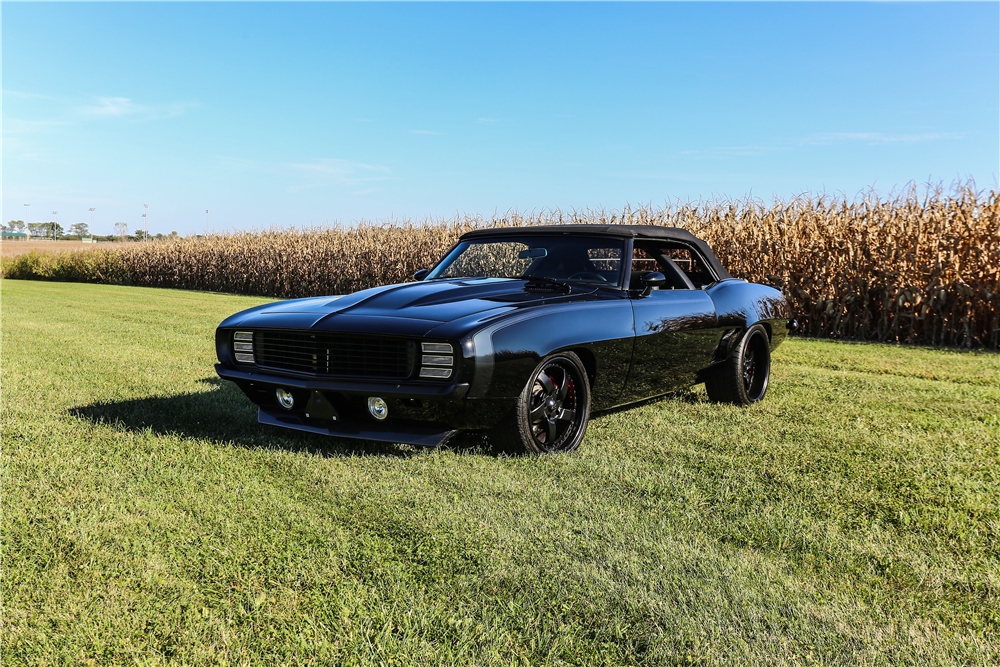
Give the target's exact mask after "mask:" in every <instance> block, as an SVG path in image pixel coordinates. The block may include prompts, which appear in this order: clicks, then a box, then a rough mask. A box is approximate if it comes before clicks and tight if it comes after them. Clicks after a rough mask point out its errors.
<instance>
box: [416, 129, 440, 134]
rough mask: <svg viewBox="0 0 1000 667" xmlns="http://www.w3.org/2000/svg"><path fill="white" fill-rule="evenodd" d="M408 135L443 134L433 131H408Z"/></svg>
mask: <svg viewBox="0 0 1000 667" xmlns="http://www.w3.org/2000/svg"><path fill="white" fill-rule="evenodd" d="M410 134H444V132H434V131H433V130H410Z"/></svg>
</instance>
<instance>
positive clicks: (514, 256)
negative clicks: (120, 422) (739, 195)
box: [215, 225, 796, 453]
mask: <svg viewBox="0 0 1000 667" xmlns="http://www.w3.org/2000/svg"><path fill="white" fill-rule="evenodd" d="M414 278H415V279H416V282H411V283H404V284H400V285H387V286H385V287H376V288H373V289H368V290H364V291H361V292H357V293H355V294H350V295H348V296H341V297H334V296H328V297H318V298H309V299H293V300H290V301H283V302H279V303H273V304H267V305H263V306H258V307H256V308H251V309H249V310H245V311H243V312H241V313H237V314H236V315H233V316H232V317H229V318H228V319H226V320H225V321H224V322H222V324H220V325H219V328H218V330H217V332H216V350H217V353H218V357H219V363H218V364H216V366H215V368H216V371H217V372H218V374H219V375H220V376H221V377H223V378H225V379H227V380H232V381H233V382H235V383H236V384H237V385H238V386H239V387H240V389H242V390H243V391H244V392H245V393H246V395H247V396H248V397H249V398H250V400H251V401H253V402H254V403H255V404H257V405H258V406H259V407H260V410H259V413H258V415H259V421H260V422H261V423H264V424H271V425H274V426H282V427H286V428H291V429H298V430H302V431H311V432H314V433H323V434H329V435H334V436H339V437H345V438H362V439H367V440H380V441H387V442H399V443H410V444H416V445H428V446H434V445H439V444H441V443H443V442H444V441H445V440H447V439H448V438H449V437H451V436H452V435H454V434H455V433H456V432H457V431H458V430H461V429H489V433H490V438H491V439H493V440H494V441H495V442H497V443H498V444H499V445H500V446H502V447H506V448H510V447H517V448H520V449H525V450H527V451H529V452H535V453H543V452H557V451H560V452H561V451H569V450H572V449H575V448H576V447H577V446H578V445H579V444H580V442H581V441H582V440H583V436H584V433H585V432H586V430H587V423H588V420H589V418H590V413H591V412H592V411H594V410H603V409H607V408H612V407H615V406H619V405H625V404H628V403H634V402H636V401H640V400H643V399H647V398H651V397H655V396H659V395H662V394H665V393H668V392H671V391H675V390H677V389H680V388H684V387H688V386H691V385H694V384H697V383H699V382H704V383H705V386H706V389H707V392H708V396H709V397H710V398H711V399H712V400H715V401H719V402H725V403H735V404H748V403H753V402H755V401H759V400H761V399H762V398H764V394H765V393H766V391H767V385H768V378H769V375H770V363H771V361H770V360H771V351H772V350H774V349H775V348H776V347H777V346H778V345H779V344H780V343H781V342H782V341H783V340H784V339H785V337H786V336H787V335H788V333H789V331H790V330H794V328H795V326H796V324H795V320H793V319H791V311H790V308H789V305H788V302H787V301H786V300H785V297H784V296H783V295H782V293H781V292H780V291H778V290H776V289H773V288H771V287H767V286H764V285H756V284H752V283H747V282H744V281H742V280H737V279H735V278H733V277H732V276H730V275H729V273H728V272H727V271H726V269H725V268H724V267H723V266H722V264H720V263H719V260H718V259H717V258H716V256H715V254H714V253H713V252H712V250H711V249H710V248H709V247H708V245H707V244H706V243H705V242H704V241H701V240H699V239H697V238H695V237H694V236H693V235H692V234H690V233H689V232H687V231H684V230H681V229H673V228H669V227H658V226H645V225H643V226H626V225H610V226H607V225H552V226H536V227H518V228H505V229H483V230H477V231H473V232H469V233H467V234H465V235H464V236H462V237H461V239H460V240H459V242H458V244H457V245H456V246H455V247H454V248H452V249H451V251H450V252H448V253H447V254H446V255H445V256H444V258H443V259H441V260H440V261H439V262H438V263H437V264H436V265H435V266H434V267H433V268H432V269H430V270H429V271H428V270H426V269H425V270H421V271H419V272H417V274H415V275H414Z"/></svg>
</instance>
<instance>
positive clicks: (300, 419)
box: [215, 364, 517, 447]
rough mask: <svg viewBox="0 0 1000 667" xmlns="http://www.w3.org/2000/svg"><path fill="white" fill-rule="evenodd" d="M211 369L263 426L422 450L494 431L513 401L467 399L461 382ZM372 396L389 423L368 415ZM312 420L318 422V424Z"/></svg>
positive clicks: (505, 399)
mask: <svg viewBox="0 0 1000 667" xmlns="http://www.w3.org/2000/svg"><path fill="white" fill-rule="evenodd" d="M215 370H216V372H217V373H218V374H219V377H222V378H224V379H226V380H231V381H232V382H234V383H236V385H237V386H238V387H239V388H240V389H241V390H242V391H243V393H244V394H246V396H247V397H248V398H249V399H250V400H251V401H253V402H254V403H255V404H256V405H257V406H258V408H259V411H258V416H257V419H258V421H259V422H260V423H262V424H268V425H270V426H279V427H282V428H290V429H294V430H297V431H307V432H310V433H318V434H321V435H331V436H335V437H340V438H354V439H359V440H374V441H379V442H399V443H405V444H411V445H420V446H425V447H436V446H439V445H441V444H443V443H444V442H446V441H447V440H448V439H449V438H450V437H451V436H453V435H454V434H455V433H456V432H457V431H458V430H461V429H486V428H490V427H492V426H494V425H495V424H496V423H497V422H498V421H499V420H500V418H501V417H503V416H504V415H505V414H506V413H507V412H508V411H509V410H510V409H511V407H513V405H514V403H515V402H516V400H517V399H516V398H468V397H467V396H466V395H467V394H468V391H469V385H468V384H465V383H457V384H433V383H406V382H391V381H390V382H372V381H359V380H346V381H345V380H336V379H325V378H324V379H319V378H312V377H291V376H284V375H276V374H272V373H268V372H263V371H261V370H260V369H253V370H242V369H234V368H231V367H229V366H226V365H223V364H216V365H215ZM279 387H280V388H282V389H284V390H285V391H287V392H290V393H291V394H292V396H293V398H294V405H293V407H292V409H285V408H283V407H281V406H280V405H279V404H278V401H277V400H276V398H275V389H277V388H279ZM373 396H378V397H380V398H382V399H383V400H384V401H385V403H386V404H387V406H388V413H389V416H388V418H386V419H384V420H382V421H379V420H376V419H375V418H374V417H373V416H372V415H371V413H370V412H369V410H368V407H367V399H368V398H369V397H373ZM310 405H313V406H314V407H313V408H310V407H309V406H310ZM320 406H325V407H320ZM317 408H318V409H317ZM317 415H319V416H321V417H322V418H319V419H317V418H316V417H317Z"/></svg>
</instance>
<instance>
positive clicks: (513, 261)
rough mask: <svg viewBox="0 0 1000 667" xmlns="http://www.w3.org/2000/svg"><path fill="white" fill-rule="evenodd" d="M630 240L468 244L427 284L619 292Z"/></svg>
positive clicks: (519, 239) (537, 238) (534, 238)
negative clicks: (447, 281) (547, 284)
mask: <svg viewBox="0 0 1000 667" xmlns="http://www.w3.org/2000/svg"><path fill="white" fill-rule="evenodd" d="M624 253H625V240H624V239H622V238H614V237H606V236H605V237H597V236H564V235H560V236H542V235H529V234H525V235H524V236H503V237H494V238H483V239H473V240H470V241H463V242H462V243H460V244H458V246H457V247H456V248H455V249H454V250H452V251H451V252H450V253H448V256H447V257H445V258H444V259H443V260H441V263H440V264H438V265H437V266H436V267H435V268H434V270H433V271H431V272H430V274H428V276H427V278H425V280H433V279H434V278H548V279H550V280H558V281H561V282H567V283H585V284H589V285H602V286H605V287H620V286H621V278H622V276H621V274H622V257H623V256H624Z"/></svg>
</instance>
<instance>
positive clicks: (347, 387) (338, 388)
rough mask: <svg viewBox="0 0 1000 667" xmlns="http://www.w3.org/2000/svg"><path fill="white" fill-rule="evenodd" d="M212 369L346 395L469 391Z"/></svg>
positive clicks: (239, 378)
mask: <svg viewBox="0 0 1000 667" xmlns="http://www.w3.org/2000/svg"><path fill="white" fill-rule="evenodd" d="M215 372H216V373H218V374H219V377H221V378H223V379H224V380H232V381H233V382H236V383H237V384H239V383H241V382H254V383H261V384H269V385H274V386H276V387H292V388H294V389H303V390H311V389H315V390H318V391H333V392H337V393H339V394H344V395H346V396H373V395H376V396H391V397H393V398H447V399H456V400H457V399H461V398H465V395H466V394H467V393H469V385H468V384H467V383H459V384H441V385H438V384H430V383H428V384H419V385H418V384H404V383H397V382H364V381H359V380H347V381H345V380H318V379H315V378H307V377H286V376H284V375H272V374H270V373H266V372H262V371H259V370H256V369H255V370H252V371H244V370H237V369H235V368H229V367H228V366H223V365H222V364H216V365H215Z"/></svg>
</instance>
